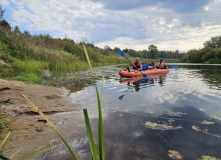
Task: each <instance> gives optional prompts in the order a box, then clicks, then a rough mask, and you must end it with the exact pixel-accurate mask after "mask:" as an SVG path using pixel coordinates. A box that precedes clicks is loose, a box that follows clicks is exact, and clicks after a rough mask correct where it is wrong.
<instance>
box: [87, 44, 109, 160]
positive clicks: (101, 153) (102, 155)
mask: <svg viewBox="0 0 221 160" xmlns="http://www.w3.org/2000/svg"><path fill="white" fill-rule="evenodd" d="M83 47H84V52H85V55H86V58H87V61H88V64H89V67H90V70H91V74H92V77H93V80H94V84H95V88H96V93H97V102H98V114H99V120H98V148H99V160H105V151H104V133H103V120H102V112H101V99H100V96H99V92H98V88H97V84H96V80H95V78H94V74H93V70H92V67H91V63H90V59H89V55H88V52H87V49H86V47H85V45H84V44H83ZM102 81H103V80H102ZM102 86H103V82H102ZM101 90H102V89H101ZM101 93H102V92H101ZM84 112H85V111H84ZM85 115H86V116H88V115H87V112H85ZM87 118H88V117H85V119H87ZM85 121H86V120H85ZM87 123H90V122H89V119H88V120H87ZM87 129H89V128H87ZM90 138H91V137H90ZM92 141H93V140H90V141H89V142H92ZM90 146H92V147H93V144H90ZM91 150H93V152H94V150H95V149H91ZM93 154H95V153H92V155H93Z"/></svg>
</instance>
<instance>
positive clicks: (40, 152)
mask: <svg viewBox="0 0 221 160" xmlns="http://www.w3.org/2000/svg"><path fill="white" fill-rule="evenodd" d="M57 146H58V145H57ZM57 146H53V147H50V148H47V149H44V150H42V151H40V152H37V153H35V154H33V155H31V156H29V157H28V158H26V159H24V160H28V159H30V158H32V157H34V156H37V155H38V154H40V153H44V152H46V151H49V150H51V149H53V148H55V147H57Z"/></svg>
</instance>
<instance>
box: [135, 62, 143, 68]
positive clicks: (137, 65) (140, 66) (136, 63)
mask: <svg viewBox="0 0 221 160" xmlns="http://www.w3.org/2000/svg"><path fill="white" fill-rule="evenodd" d="M133 64H134V65H135V66H136V67H137V68H142V64H141V63H140V62H134V63H133ZM136 67H134V66H133V69H137V68H136Z"/></svg>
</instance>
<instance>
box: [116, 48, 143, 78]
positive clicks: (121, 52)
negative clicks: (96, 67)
mask: <svg viewBox="0 0 221 160" xmlns="http://www.w3.org/2000/svg"><path fill="white" fill-rule="evenodd" d="M118 53H119V54H120V55H121V56H123V57H125V58H126V59H127V60H128V61H129V62H130V63H131V64H132V65H133V66H134V67H135V68H137V67H136V66H135V65H134V64H133V63H132V62H131V61H130V60H129V59H128V58H127V57H126V56H125V55H124V52H123V51H121V50H119V51H118ZM137 70H138V68H137ZM138 71H139V70H138ZM140 72H141V71H140ZM141 73H142V74H143V76H144V77H147V75H146V74H144V73H143V72H141Z"/></svg>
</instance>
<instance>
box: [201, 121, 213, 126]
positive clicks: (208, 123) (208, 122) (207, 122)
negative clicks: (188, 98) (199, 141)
mask: <svg viewBox="0 0 221 160" xmlns="http://www.w3.org/2000/svg"><path fill="white" fill-rule="evenodd" d="M201 124H206V125H210V124H214V122H210V121H207V120H204V121H203V122H202V123H201Z"/></svg>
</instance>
